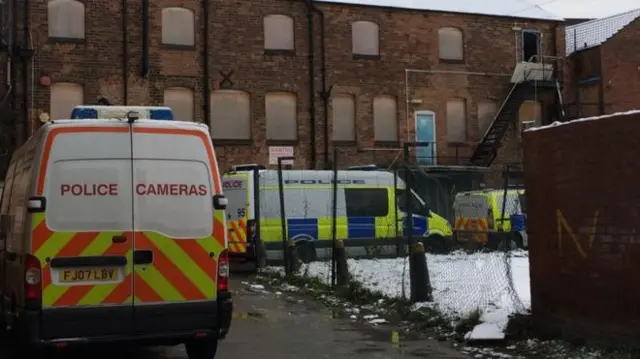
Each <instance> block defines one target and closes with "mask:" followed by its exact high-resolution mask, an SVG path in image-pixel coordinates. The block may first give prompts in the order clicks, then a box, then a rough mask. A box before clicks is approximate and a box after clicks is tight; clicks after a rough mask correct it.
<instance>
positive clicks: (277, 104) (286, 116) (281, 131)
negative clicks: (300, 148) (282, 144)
mask: <svg viewBox="0 0 640 359" xmlns="http://www.w3.org/2000/svg"><path fill="white" fill-rule="evenodd" d="M264 102H265V115H266V122H267V140H284V141H292V140H296V139H297V138H298V128H297V127H298V126H297V123H298V121H297V120H296V118H297V112H298V111H297V110H296V94H294V93H291V92H270V93H268V94H266V95H265V98H264Z"/></svg>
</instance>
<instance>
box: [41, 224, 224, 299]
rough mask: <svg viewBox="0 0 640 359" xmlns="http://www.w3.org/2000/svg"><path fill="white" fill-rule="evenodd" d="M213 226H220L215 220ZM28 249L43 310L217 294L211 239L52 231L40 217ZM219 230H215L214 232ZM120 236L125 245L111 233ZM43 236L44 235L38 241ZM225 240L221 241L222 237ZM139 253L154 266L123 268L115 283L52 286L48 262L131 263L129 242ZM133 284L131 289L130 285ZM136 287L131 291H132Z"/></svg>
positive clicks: (217, 247) (216, 248)
mask: <svg viewBox="0 0 640 359" xmlns="http://www.w3.org/2000/svg"><path fill="white" fill-rule="evenodd" d="M216 222H217V223H216V226H215V227H218V228H222V229H221V230H224V226H223V225H222V224H221V223H220V222H219V221H216ZM33 227H34V230H33V232H32V235H33V239H34V240H33V242H32V243H33V249H34V253H35V255H36V257H37V258H39V259H40V262H41V264H42V266H43V276H42V277H43V284H42V288H43V289H42V293H43V306H44V307H68V306H81V305H99V304H124V303H127V302H131V300H132V299H133V300H134V301H135V302H136V303H158V302H168V301H190V300H207V299H213V298H215V295H216V292H215V290H216V285H215V281H216V276H217V272H216V270H217V262H216V256H215V255H214V256H211V253H213V254H215V253H220V252H221V251H222V249H223V248H224V246H223V243H224V241H222V243H221V242H220V241H218V240H214V238H213V236H211V237H206V238H201V239H172V238H168V237H165V236H162V235H159V234H157V233H153V232H144V233H143V232H136V233H135V242H134V238H133V234H132V233H131V232H126V233H117V232H100V233H97V232H82V233H71V232H51V231H50V230H49V229H48V228H46V221H45V218H44V215H43V214H35V215H34V221H33ZM219 231H220V230H216V232H219ZM121 234H124V235H125V236H126V237H127V238H128V241H127V243H118V244H114V243H112V240H111V239H112V237H113V236H114V235H121ZM43 235H48V237H47V238H43V237H42V236H43ZM222 238H223V239H224V237H222ZM132 243H135V245H136V249H138V250H151V251H153V256H154V258H153V264H152V265H148V266H136V268H135V273H132V272H131V271H132V265H127V267H126V268H125V279H124V280H123V281H122V282H120V283H119V284H95V285H93V284H92V285H75V286H67V285H57V284H55V283H52V273H51V268H50V267H49V265H48V262H47V258H49V259H52V258H55V257H76V256H100V255H124V256H125V257H126V258H127V262H128V263H132V250H131V244H132ZM134 283H135V286H134V285H133V284H134ZM132 288H135V293H132Z"/></svg>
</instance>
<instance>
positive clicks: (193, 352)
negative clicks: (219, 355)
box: [184, 338, 218, 359]
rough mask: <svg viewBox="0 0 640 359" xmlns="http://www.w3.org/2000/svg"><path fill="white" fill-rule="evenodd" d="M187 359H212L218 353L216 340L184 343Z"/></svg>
mask: <svg viewBox="0 0 640 359" xmlns="http://www.w3.org/2000/svg"><path fill="white" fill-rule="evenodd" d="M184 346H185V348H186V350H187V357H188V358H189V359H213V358H215V356H216V352H217V351H218V339H217V338H216V339H202V340H194V341H191V342H187V343H185V345H184Z"/></svg>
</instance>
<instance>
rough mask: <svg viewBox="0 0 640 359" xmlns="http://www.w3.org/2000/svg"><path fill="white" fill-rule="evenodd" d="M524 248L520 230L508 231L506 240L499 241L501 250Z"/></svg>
mask: <svg viewBox="0 0 640 359" xmlns="http://www.w3.org/2000/svg"><path fill="white" fill-rule="evenodd" d="M522 248H524V246H523V242H522V236H521V235H520V233H518V232H511V233H507V234H506V236H505V240H502V241H500V242H499V243H498V250H500V251H512V250H515V249H522Z"/></svg>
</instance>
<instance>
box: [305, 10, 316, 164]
mask: <svg viewBox="0 0 640 359" xmlns="http://www.w3.org/2000/svg"><path fill="white" fill-rule="evenodd" d="M306 2H307V29H308V30H307V31H308V33H307V35H308V46H309V54H308V63H307V66H308V76H309V125H310V126H311V129H310V131H309V142H310V143H311V151H310V153H309V168H310V169H316V104H315V91H316V90H315V88H316V86H315V75H314V73H313V72H314V71H313V70H314V66H313V65H314V52H313V50H314V41H313V0H306Z"/></svg>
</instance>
